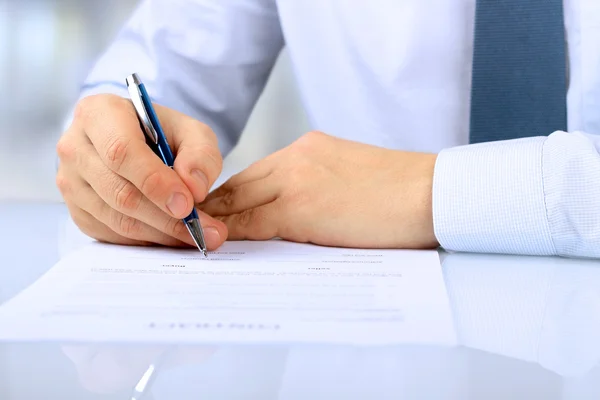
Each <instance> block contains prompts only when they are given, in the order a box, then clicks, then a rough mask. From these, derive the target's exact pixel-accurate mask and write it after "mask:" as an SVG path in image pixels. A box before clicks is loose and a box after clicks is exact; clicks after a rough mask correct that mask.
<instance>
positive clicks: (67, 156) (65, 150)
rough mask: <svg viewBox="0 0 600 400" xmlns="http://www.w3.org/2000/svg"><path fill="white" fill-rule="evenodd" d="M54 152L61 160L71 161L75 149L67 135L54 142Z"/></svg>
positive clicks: (75, 151) (75, 152)
mask: <svg viewBox="0 0 600 400" xmlns="http://www.w3.org/2000/svg"><path fill="white" fill-rule="evenodd" d="M56 154H57V155H58V157H59V158H60V159H61V160H62V161H71V160H73V159H74V158H75V155H76V154H77V149H76V148H75V146H74V145H73V143H72V141H71V140H70V139H69V137H68V136H63V137H62V138H61V139H60V140H59V141H58V143H57V144H56Z"/></svg>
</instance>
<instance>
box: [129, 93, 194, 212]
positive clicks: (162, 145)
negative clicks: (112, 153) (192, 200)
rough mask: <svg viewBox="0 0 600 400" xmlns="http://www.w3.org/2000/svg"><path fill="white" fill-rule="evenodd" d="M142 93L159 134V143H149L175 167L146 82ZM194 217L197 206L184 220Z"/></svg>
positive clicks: (151, 120)
mask: <svg viewBox="0 0 600 400" xmlns="http://www.w3.org/2000/svg"><path fill="white" fill-rule="evenodd" d="M139 88H140V93H141V95H142V102H143V103H144V107H145V108H146V112H147V113H148V118H150V122H151V123H152V125H154V129H155V130H156V134H157V135H158V143H157V144H155V143H149V145H150V147H152V150H154V152H155V153H156V155H158V156H159V157H160V158H161V159H162V160H163V162H164V163H165V164H166V165H168V166H169V167H173V165H174V164H175V157H174V156H173V152H172V151H171V147H170V146H169V143H168V142H167V137H166V136H165V133H164V131H163V129H162V126H160V122H158V116H157V115H156V112H155V111H154V107H153V106H152V101H151V100H150V96H148V92H147V91H146V87H145V86H144V84H141V85H139ZM192 219H198V212H197V211H196V208H193V209H192V213H191V214H190V215H188V216H187V217H185V218H184V219H183V220H184V221H185V222H189V221H190V220H192Z"/></svg>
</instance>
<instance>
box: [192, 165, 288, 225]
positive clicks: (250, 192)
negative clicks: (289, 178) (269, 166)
mask: <svg viewBox="0 0 600 400" xmlns="http://www.w3.org/2000/svg"><path fill="white" fill-rule="evenodd" d="M279 193H280V183H279V182H277V180H276V179H274V178H273V175H269V176H268V177H266V178H264V179H259V180H256V181H251V182H248V183H243V184H241V185H240V186H233V187H231V189H229V190H227V191H224V193H223V195H222V196H220V197H215V198H212V199H210V200H209V201H207V202H205V203H203V204H201V205H199V206H198V208H199V209H200V210H202V211H204V212H205V213H207V214H208V215H211V216H213V217H215V216H225V215H231V214H239V213H241V212H243V211H245V210H247V209H250V208H257V207H260V206H262V205H265V204H268V203H270V202H272V201H274V200H275V199H276V198H277V197H278V195H279Z"/></svg>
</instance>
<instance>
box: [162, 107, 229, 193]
mask: <svg viewBox="0 0 600 400" xmlns="http://www.w3.org/2000/svg"><path fill="white" fill-rule="evenodd" d="M156 113H157V114H158V118H159V120H160V121H161V124H162V125H163V129H164V131H165V135H166V136H167V140H168V142H169V145H170V146H171V149H172V150H173V154H174V155H175V164H174V166H173V169H174V170H175V172H177V174H178V175H179V176H180V177H181V179H182V180H183V182H184V183H185V184H186V186H187V187H188V188H189V189H190V191H191V192H192V195H193V196H194V202H195V203H200V202H202V201H203V200H204V198H205V197H206V195H207V194H208V191H209V190H210V188H211V187H212V185H213V184H214V183H215V181H216V180H217V178H218V177H219V175H220V174H221V169H222V168H223V158H222V157H221V151H220V150H219V145H218V141H217V136H216V135H215V133H214V132H213V131H212V129H210V127H209V126H208V125H206V124H203V123H202V122H200V121H197V120H195V119H193V118H191V117H189V116H187V115H185V114H182V113H180V112H178V111H175V110H172V109H169V108H166V107H162V106H160V105H156Z"/></svg>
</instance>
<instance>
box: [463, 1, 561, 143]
mask: <svg viewBox="0 0 600 400" xmlns="http://www.w3.org/2000/svg"><path fill="white" fill-rule="evenodd" d="M562 2H563V0H477V6H476V13H475V14H476V15H475V42H474V53H473V80H472V85H473V86H472V90H471V132H470V142H471V143H478V142H488V141H494V140H505V139H515V138H521V137H528V136H541V135H548V134H550V133H552V132H553V131H555V130H566V128H567V126H566V125H567V110H566V90H567V88H566V58H565V34H564V20H563V4H562Z"/></svg>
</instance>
